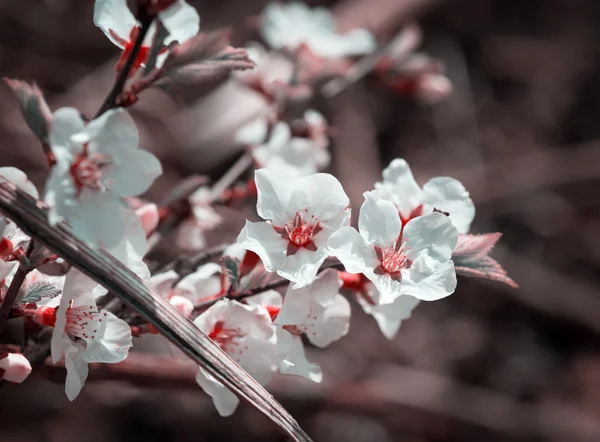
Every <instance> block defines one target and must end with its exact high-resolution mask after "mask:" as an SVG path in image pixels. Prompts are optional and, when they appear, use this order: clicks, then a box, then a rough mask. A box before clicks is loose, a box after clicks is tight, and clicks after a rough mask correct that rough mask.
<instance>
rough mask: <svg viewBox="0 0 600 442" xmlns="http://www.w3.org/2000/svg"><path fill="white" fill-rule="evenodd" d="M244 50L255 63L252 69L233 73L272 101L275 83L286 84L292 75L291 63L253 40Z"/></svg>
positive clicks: (239, 79) (241, 81)
mask: <svg viewBox="0 0 600 442" xmlns="http://www.w3.org/2000/svg"><path fill="white" fill-rule="evenodd" d="M245 49H246V52H247V53H248V56H249V57H250V59H251V60H252V61H253V62H254V63H255V64H256V67H255V68H254V69H247V70H244V71H242V70H239V71H234V72H233V75H234V76H235V78H236V79H237V80H238V81H239V82H240V83H242V84H244V85H246V86H247V87H249V88H250V89H253V90H254V91H256V92H258V93H260V94H261V95H263V97H265V98H267V99H268V101H273V100H274V99H275V97H274V91H275V87H274V86H275V85H276V84H288V83H289V82H290V80H291V78H292V75H293V71H294V68H293V65H292V63H290V62H289V60H288V59H286V58H285V57H282V56H281V55H280V54H279V56H278V54H276V53H274V52H269V51H267V50H266V49H265V47H264V46H263V45H262V44H260V43H257V42H255V41H251V42H249V43H248V44H246V47H245Z"/></svg>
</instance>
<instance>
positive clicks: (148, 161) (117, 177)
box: [102, 149, 162, 197]
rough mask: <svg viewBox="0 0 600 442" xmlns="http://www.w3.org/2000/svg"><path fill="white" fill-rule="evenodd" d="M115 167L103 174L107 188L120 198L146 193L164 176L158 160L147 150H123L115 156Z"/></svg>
mask: <svg viewBox="0 0 600 442" xmlns="http://www.w3.org/2000/svg"><path fill="white" fill-rule="evenodd" d="M113 161H114V165H113V166H111V167H110V168H109V169H108V170H107V172H106V173H104V174H103V178H102V181H103V182H104V183H105V185H106V187H107V188H109V189H110V190H112V191H113V192H115V193H117V194H118V195H120V196H123V197H128V196H137V195H140V194H141V193H143V192H145V191H146V190H147V189H148V187H150V185H151V184H152V183H153V182H154V180H155V179H156V178H157V177H159V176H160V175H161V174H162V166H161V164H160V161H159V160H158V158H156V157H155V156H154V155H153V154H151V153H150V152H147V151H145V150H140V149H135V150H121V151H119V152H118V153H117V152H115V154H114V155H113Z"/></svg>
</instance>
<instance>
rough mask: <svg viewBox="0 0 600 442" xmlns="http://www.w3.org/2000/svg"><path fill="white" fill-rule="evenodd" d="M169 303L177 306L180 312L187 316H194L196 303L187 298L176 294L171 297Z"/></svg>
mask: <svg viewBox="0 0 600 442" xmlns="http://www.w3.org/2000/svg"><path fill="white" fill-rule="evenodd" d="M169 304H171V305H172V306H173V307H175V308H176V309H177V310H178V311H179V313H181V314H182V315H183V316H185V317H186V318H189V317H191V316H192V312H193V311H194V304H192V301H190V300H189V299H187V298H184V297H183V296H179V295H174V296H171V297H170V298H169Z"/></svg>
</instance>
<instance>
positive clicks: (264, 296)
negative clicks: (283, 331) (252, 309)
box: [246, 290, 283, 324]
mask: <svg viewBox="0 0 600 442" xmlns="http://www.w3.org/2000/svg"><path fill="white" fill-rule="evenodd" d="M246 302H247V303H248V305H262V306H265V307H266V306H271V307H279V308H282V304H283V299H282V296H281V293H279V292H278V291H276V290H267V291H266V292H262V293H259V294H258V295H255V296H251V297H249V298H246ZM279 314H281V311H280V312H279ZM277 317H279V315H278V316H277ZM274 323H275V324H277V320H275V321H274Z"/></svg>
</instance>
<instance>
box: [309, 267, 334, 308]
mask: <svg viewBox="0 0 600 442" xmlns="http://www.w3.org/2000/svg"><path fill="white" fill-rule="evenodd" d="M341 287H342V280H341V279H340V277H339V276H338V272H337V270H335V269H326V270H324V271H323V272H321V273H320V274H319V276H318V277H317V278H316V279H315V281H314V282H313V283H312V284H311V285H310V286H309V287H308V289H309V291H310V299H311V303H312V304H311V305H314V304H316V305H319V306H320V307H323V308H326V307H328V306H330V305H331V304H332V303H333V302H334V301H335V299H336V296H337V294H338V292H339V291H340V288H341Z"/></svg>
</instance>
